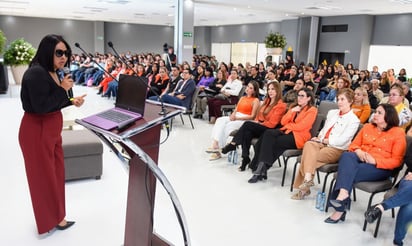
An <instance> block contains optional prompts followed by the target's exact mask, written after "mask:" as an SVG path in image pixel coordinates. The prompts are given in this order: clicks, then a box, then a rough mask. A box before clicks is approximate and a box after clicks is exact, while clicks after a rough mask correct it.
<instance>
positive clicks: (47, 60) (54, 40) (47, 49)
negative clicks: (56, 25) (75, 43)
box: [30, 34, 72, 72]
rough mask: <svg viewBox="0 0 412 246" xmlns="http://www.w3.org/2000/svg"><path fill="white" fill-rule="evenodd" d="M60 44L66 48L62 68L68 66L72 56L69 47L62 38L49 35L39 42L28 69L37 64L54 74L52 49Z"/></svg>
mask: <svg viewBox="0 0 412 246" xmlns="http://www.w3.org/2000/svg"><path fill="white" fill-rule="evenodd" d="M60 42H63V43H64V45H66V48H67V62H66V64H65V65H64V66H65V67H68V66H70V58H71V56H72V49H71V48H70V45H69V44H68V43H67V42H66V40H64V39H63V37H62V36H60V35H56V34H49V35H47V36H45V37H44V38H43V39H42V40H41V41H40V44H39V48H38V49H37V52H36V55H35V56H34V57H33V60H31V62H30V67H31V66H33V65H34V64H39V65H40V66H42V67H44V68H45V69H47V71H50V72H54V49H55V48H56V45H57V44H58V43H60Z"/></svg>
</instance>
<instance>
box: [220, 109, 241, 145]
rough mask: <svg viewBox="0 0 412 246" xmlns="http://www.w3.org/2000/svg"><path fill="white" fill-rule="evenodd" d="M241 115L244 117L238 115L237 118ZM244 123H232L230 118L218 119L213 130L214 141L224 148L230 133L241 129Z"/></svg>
mask: <svg viewBox="0 0 412 246" xmlns="http://www.w3.org/2000/svg"><path fill="white" fill-rule="evenodd" d="M241 115H243V116H244V114H242V113H236V116H241ZM244 122H245V121H244V120H234V121H231V120H230V119H229V116H222V117H219V118H217V120H216V122H215V125H214V126H213V129H212V139H213V140H216V141H217V142H218V143H219V147H220V148H222V147H224V146H225V144H226V141H227V139H228V137H229V135H230V133H231V132H232V131H234V130H237V129H239V128H240V127H241V126H242V124H243V123H244Z"/></svg>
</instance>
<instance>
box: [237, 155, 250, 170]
mask: <svg viewBox="0 0 412 246" xmlns="http://www.w3.org/2000/svg"><path fill="white" fill-rule="evenodd" d="M249 163H250V158H249V156H245V157H243V159H242V165H241V166H240V167H239V171H241V172H243V171H245V169H246V166H247V164H249Z"/></svg>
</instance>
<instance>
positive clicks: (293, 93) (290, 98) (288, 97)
mask: <svg viewBox="0 0 412 246" xmlns="http://www.w3.org/2000/svg"><path fill="white" fill-rule="evenodd" d="M304 87H305V84H304V82H303V80H301V79H298V80H296V82H295V86H293V90H289V91H288V92H286V94H285V95H283V102H285V103H286V104H287V108H289V105H290V104H292V103H295V102H296V100H297V99H298V91H299V90H300V89H302V88H304Z"/></svg>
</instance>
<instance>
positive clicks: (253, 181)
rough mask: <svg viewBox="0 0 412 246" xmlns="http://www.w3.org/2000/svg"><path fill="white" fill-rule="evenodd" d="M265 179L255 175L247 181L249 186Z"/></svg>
mask: <svg viewBox="0 0 412 246" xmlns="http://www.w3.org/2000/svg"><path fill="white" fill-rule="evenodd" d="M262 179H263V176H262V175H260V174H253V176H252V177H251V178H250V179H249V180H248V181H247V182H248V183H249V184H254V183H256V182H258V181H260V180H262Z"/></svg>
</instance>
